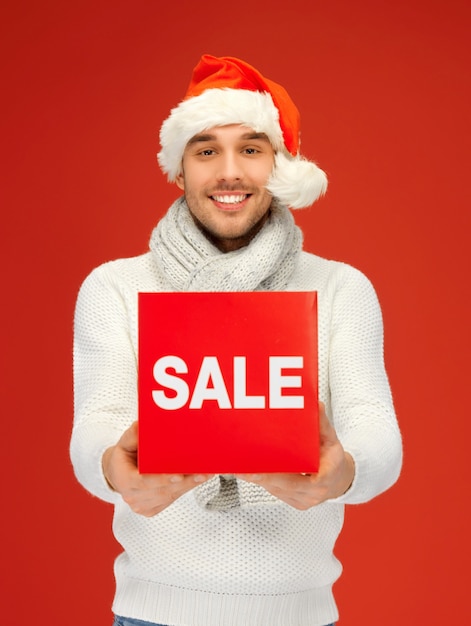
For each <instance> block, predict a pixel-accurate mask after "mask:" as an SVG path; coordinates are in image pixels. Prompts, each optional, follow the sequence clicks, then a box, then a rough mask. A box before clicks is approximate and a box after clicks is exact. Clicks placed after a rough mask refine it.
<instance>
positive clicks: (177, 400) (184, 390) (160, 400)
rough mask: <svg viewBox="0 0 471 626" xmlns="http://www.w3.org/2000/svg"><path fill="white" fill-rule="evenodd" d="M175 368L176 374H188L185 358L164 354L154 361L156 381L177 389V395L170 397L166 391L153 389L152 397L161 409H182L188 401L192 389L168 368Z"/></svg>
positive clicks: (174, 389) (163, 385)
mask: <svg viewBox="0 0 471 626" xmlns="http://www.w3.org/2000/svg"><path fill="white" fill-rule="evenodd" d="M169 368H170V369H174V370H175V373H176V374H187V373H188V367H187V365H186V363H185V361H184V360H183V359H181V358H180V357H178V356H171V355H169V356H163V357H162V358H160V359H158V361H156V362H155V363H154V368H153V370H152V371H153V374H154V379H155V382H157V383H159V385H162V387H166V388H167V389H172V390H173V391H175V393H176V395H175V397H170V398H169V397H168V396H166V395H165V391H162V390H160V389H158V390H157V389H155V390H154V391H152V398H153V400H154V402H155V404H156V405H157V406H158V407H160V408H161V409H167V410H168V411H174V410H176V409H181V408H182V407H184V406H185V404H186V403H187V402H188V398H189V396H190V390H189V388H188V385H187V384H186V382H185V381H184V380H183V379H182V378H179V377H178V376H173V375H172V374H169V373H168V372H167V369H169Z"/></svg>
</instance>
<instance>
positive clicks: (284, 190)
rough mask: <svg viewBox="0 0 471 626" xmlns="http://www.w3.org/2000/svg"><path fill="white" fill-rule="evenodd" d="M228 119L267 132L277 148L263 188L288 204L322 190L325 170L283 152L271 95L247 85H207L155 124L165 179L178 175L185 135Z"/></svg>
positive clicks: (308, 200) (303, 203)
mask: <svg viewBox="0 0 471 626" xmlns="http://www.w3.org/2000/svg"><path fill="white" fill-rule="evenodd" d="M229 124H243V125H244V126H248V127H249V128H252V129H253V130H254V131H255V132H257V133H265V134H266V135H267V137H268V139H269V140H270V143H271V144H272V146H273V149H274V150H275V152H276V155H275V165H274V168H273V172H272V174H271V176H270V178H269V180H268V183H267V189H268V190H269V191H270V192H271V193H272V194H273V196H275V197H276V198H278V200H279V201H280V202H281V203H282V204H285V205H287V206H289V207H291V208H292V209H300V208H303V207H308V206H310V205H311V204H312V203H313V202H315V201H316V200H317V199H318V198H319V196H321V195H322V194H324V193H325V191H326V189H327V177H326V175H325V173H324V172H323V171H322V170H321V169H320V168H319V167H317V165H316V164H315V163H313V162H311V161H308V160H306V159H304V158H303V157H301V156H300V155H297V156H293V155H291V154H290V153H289V152H288V151H287V149H286V147H285V145H284V140H283V132H282V130H281V127H280V124H279V112H278V109H277V108H276V106H275V105H274V103H273V100H272V97H271V95H270V94H269V93H266V92H265V93H261V92H258V91H249V90H246V89H230V88H224V89H207V90H206V91H204V92H203V93H201V94H200V95H198V96H193V97H192V98H188V99H187V100H183V101H182V102H180V104H179V105H178V106H176V107H175V108H174V109H172V111H171V112H170V115H169V117H168V118H167V119H166V120H165V121H164V123H163V124H162V127H161V129H160V145H161V150H160V152H159V153H158V155H157V158H158V161H159V165H160V167H161V168H162V171H163V172H164V173H165V174H167V177H168V180H169V181H170V182H174V181H175V180H176V178H177V176H178V175H179V174H181V172H182V159H183V153H184V151H185V147H186V145H187V143H188V142H189V141H190V139H192V138H193V137H194V136H195V135H197V134H198V133H201V132H203V131H205V130H208V129H210V128H213V127H215V126H227V125H229Z"/></svg>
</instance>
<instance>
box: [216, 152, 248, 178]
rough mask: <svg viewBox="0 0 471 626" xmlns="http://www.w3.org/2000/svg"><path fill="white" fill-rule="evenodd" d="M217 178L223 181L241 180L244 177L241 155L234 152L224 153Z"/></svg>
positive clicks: (219, 161)
mask: <svg viewBox="0 0 471 626" xmlns="http://www.w3.org/2000/svg"><path fill="white" fill-rule="evenodd" d="M218 166H219V169H218V173H217V178H218V180H221V181H223V180H224V181H228V182H229V181H234V180H240V179H241V178H242V177H243V172H242V167H241V163H240V155H238V154H235V153H233V152H224V153H223V154H221V155H220V157H219V159H218Z"/></svg>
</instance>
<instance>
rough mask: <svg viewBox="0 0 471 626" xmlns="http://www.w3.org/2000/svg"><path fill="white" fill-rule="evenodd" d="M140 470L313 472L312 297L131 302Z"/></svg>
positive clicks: (254, 295) (148, 297) (200, 296)
mask: <svg viewBox="0 0 471 626" xmlns="http://www.w3.org/2000/svg"><path fill="white" fill-rule="evenodd" d="M138 459H139V460H138V463H139V470H140V472H142V473H188V474H190V473H200V472H201V473H217V474H226V473H251V472H306V473H309V472H316V471H317V470H318V466H319V432H318V380H317V294H316V292H237V293H232V292H231V293H223V292H222V293H201V292H198V293H140V294H139V454H138Z"/></svg>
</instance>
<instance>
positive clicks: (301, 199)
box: [267, 151, 327, 209]
mask: <svg viewBox="0 0 471 626" xmlns="http://www.w3.org/2000/svg"><path fill="white" fill-rule="evenodd" d="M267 189H268V191H270V192H271V194H272V195H273V196H275V197H276V198H278V200H279V201H280V202H281V203H282V204H286V206H289V207H291V208H292V209H302V208H305V207H308V206H311V204H313V203H314V202H315V201H316V200H317V199H318V198H319V197H320V196H322V195H323V194H325V192H326V191H327V176H326V174H325V172H324V171H323V170H321V169H320V168H319V167H318V166H317V165H316V164H315V163H313V162H312V161H308V160H307V159H304V158H303V157H301V156H299V155H298V156H296V157H293V156H291V155H287V154H286V153H285V152H281V151H280V152H277V154H276V155H275V166H274V168H273V172H272V175H271V176H270V178H269V180H268V183H267Z"/></svg>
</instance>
